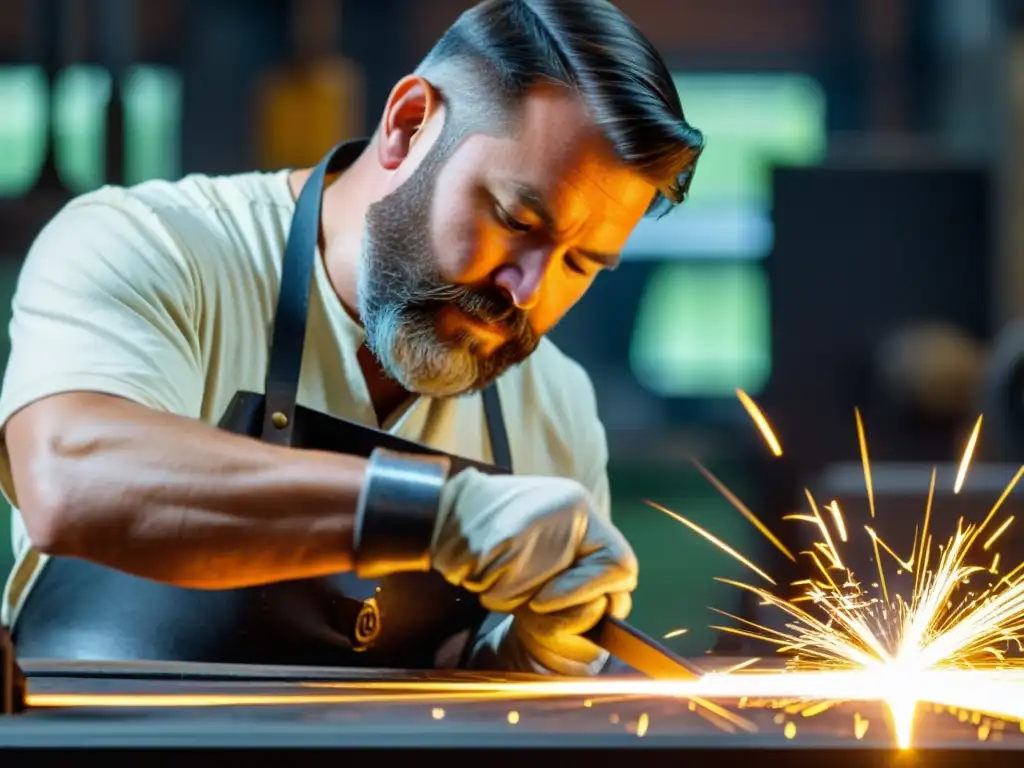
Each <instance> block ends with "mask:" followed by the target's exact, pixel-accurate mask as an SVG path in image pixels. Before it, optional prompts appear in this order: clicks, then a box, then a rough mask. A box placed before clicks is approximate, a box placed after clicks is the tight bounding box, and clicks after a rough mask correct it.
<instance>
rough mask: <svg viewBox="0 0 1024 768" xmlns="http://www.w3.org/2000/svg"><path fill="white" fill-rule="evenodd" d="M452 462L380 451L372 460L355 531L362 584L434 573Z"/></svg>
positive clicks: (358, 568)
mask: <svg viewBox="0 0 1024 768" xmlns="http://www.w3.org/2000/svg"><path fill="white" fill-rule="evenodd" d="M450 468H451V461H450V460H449V459H448V458H446V457H443V456H422V455H416V454H408V453H397V452H395V451H389V450H386V449H384V448H376V449H375V450H374V451H373V453H371V454H370V461H369V464H368V466H367V468H366V479H365V482H364V483H363V490H362V492H361V493H360V494H359V504H358V506H357V508H356V519H355V530H354V531H353V559H354V561H355V571H356V574H357V575H358V576H359V577H360V578H371V579H372V578H377V577H380V576H386V575H387V574H390V573H399V572H402V571H429V570H430V543H431V540H432V539H433V536H434V525H435V523H436V521H437V515H438V512H439V508H440V503H441V491H442V489H443V488H444V484H445V481H447V479H448V472H449V470H450Z"/></svg>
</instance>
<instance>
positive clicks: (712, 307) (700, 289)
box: [630, 74, 826, 397]
mask: <svg viewBox="0 0 1024 768" xmlns="http://www.w3.org/2000/svg"><path fill="white" fill-rule="evenodd" d="M675 82H676V86H677V88H678V89H679V92H680V96H681V98H682V101H683V108H684V110H685V111H686V115H687V118H688V119H689V120H690V122H692V123H693V124H694V125H695V126H697V127H698V128H700V129H701V131H702V132H703V133H704V135H705V137H706V140H707V146H706V148H705V151H704V155H703V157H702V158H701V160H700V163H699V164H698V168H697V175H696V177H695V179H694V182H693V189H692V197H691V201H690V202H689V203H688V204H687V205H686V206H683V209H682V210H685V215H682V216H679V217H678V219H675V225H674V226H673V227H672V228H669V227H664V228H661V229H658V228H659V227H662V225H661V224H660V223H656V224H654V225H651V227H650V232H649V233H648V234H647V237H646V239H645V242H644V245H643V247H640V248H638V252H637V254H636V255H637V257H639V258H643V257H644V254H643V253H641V252H640V251H641V250H643V248H646V249H647V256H646V257H647V258H657V259H659V260H662V261H663V263H662V265H661V266H659V267H658V268H657V269H656V270H655V271H654V273H653V274H652V275H651V277H650V279H649V281H648V285H647V287H646V289H645V293H644V296H643V299H642V300H641V304H640V308H639V312H638V316H637V319H636V324H635V326H634V329H633V339H632V343H631V349H630V364H631V366H632V369H633V372H634V375H635V376H636V377H637V380H638V381H639V382H640V383H641V384H642V385H643V386H644V387H646V388H648V389H649V390H651V391H652V392H655V393H657V394H659V395H662V396H664V397H720V396H727V395H729V394H730V393H732V392H733V390H734V389H735V388H736V387H742V388H743V389H746V390H748V391H750V392H751V393H757V392H760V391H762V390H763V388H764V386H765V385H766V384H767V382H768V378H769V376H770V375H771V344H770V329H771V307H770V306H769V293H768V283H767V277H766V275H765V273H764V269H763V266H762V264H761V263H760V259H761V258H762V257H763V256H765V255H766V253H767V247H768V246H769V245H770V234H771V233H770V221H769V220H768V217H769V215H770V210H771V199H770V198H771V176H770V174H771V168H772V166H773V165H776V164H780V163H785V164H792V165H801V164H812V163H815V162H817V161H819V160H820V159H821V158H822V156H823V155H824V151H825V146H826V112H825V109H826V103H825V98H824V94H823V92H822V89H821V88H820V87H819V86H818V84H817V83H816V82H815V81H814V80H813V79H811V78H808V77H804V76H801V75H788V74H756V75H732V74H700V75H678V76H677V77H676V78H675ZM669 218H670V219H674V218H675V217H669ZM754 221H757V222H764V226H766V227H768V230H767V231H766V233H765V234H766V237H765V238H749V237H748V238H741V237H737V233H739V232H740V230H741V229H742V228H741V227H740V225H741V224H742V223H743V222H754ZM723 222H726V223H725V224H723ZM716 228H717V229H716ZM716 232H717V233H718V234H720V235H722V237H723V238H725V239H727V240H728V243H729V247H728V248H715V247H714V245H715V243H714V242H713V241H714V240H715V238H714V237H712V236H713V235H715V234H716ZM660 233H664V234H660ZM702 234H703V239H701V240H700V242H701V243H703V245H700V244H697V243H696V241H697V240H698V239H700V238H699V237H698V236H699V235H702ZM659 238H660V240H661V242H658V240H659ZM762 240H763V242H762ZM688 242H693V243H694V244H695V245H696V246H697V247H696V250H695V249H694V248H692V247H691V248H689V249H688V248H687V245H686V244H687V243H688ZM702 248H703V249H705V250H704V251H702V250H701V249H702ZM726 252H728V256H727V257H725V256H723V255H722V254H725V253H726ZM714 256H718V258H713V257H714Z"/></svg>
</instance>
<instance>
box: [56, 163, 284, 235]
mask: <svg viewBox="0 0 1024 768" xmlns="http://www.w3.org/2000/svg"><path fill="white" fill-rule="evenodd" d="M292 207H293V205H292V201H291V197H290V193H289V191H288V185H287V177H286V175H285V173H284V172H277V173H261V172H254V173H244V174H236V175H232V176H207V175H203V174H191V175H189V176H185V177H184V178H182V179H178V180H174V181H167V180H162V179H154V180H151V181H145V182H142V183H140V184H136V185H133V186H127V187H124V186H112V185H111V186H104V187H101V188H99V189H97V190H94V191H92V192H87V193H85V194H83V195H79V196H78V197H76V198H75V199H74V200H72V201H71V202H70V203H68V205H67V206H65V208H64V210H63V211H62V212H61V214H58V216H63V215H67V214H70V213H73V212H78V211H84V210H90V209H92V210H95V209H96V208H106V209H113V210H116V211H120V212H122V213H123V214H128V215H132V216H134V217H135V218H142V219H146V218H149V219H151V220H154V221H156V220H158V221H160V222H164V223H167V224H178V225H194V226H201V225H203V224H217V225H220V226H223V225H224V223H225V222H228V221H231V220H233V219H238V220H244V219H250V218H253V217H254V216H255V217H258V216H259V215H260V214H261V213H270V214H272V215H280V214H282V213H283V214H286V215H289V214H290V211H291V208H292Z"/></svg>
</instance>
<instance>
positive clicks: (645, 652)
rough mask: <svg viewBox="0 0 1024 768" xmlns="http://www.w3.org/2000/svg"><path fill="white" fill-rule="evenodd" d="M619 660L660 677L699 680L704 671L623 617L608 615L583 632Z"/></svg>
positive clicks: (637, 669)
mask: <svg viewBox="0 0 1024 768" xmlns="http://www.w3.org/2000/svg"><path fill="white" fill-rule="evenodd" d="M583 636H584V637H585V638H586V639H587V640H589V641H590V642H592V643H594V645H597V646H598V647H600V648H603V649H604V650H606V651H608V653H610V654H611V655H612V656H614V657H615V658H617V659H618V660H619V661H621V662H623V663H625V664H628V665H629V666H631V667H633V669H635V670H636V671H637V672H642V673H644V674H645V675H647V676H648V677H652V678H654V679H656V680H695V679H697V678H699V677H701V676H702V675H703V674H704V673H703V672H701V671H700V670H699V669H698V668H697V667H696V666H694V665H693V664H690V663H689V662H688V661H686V660H685V659H682V658H680V657H679V656H678V655H676V654H675V653H673V652H672V651H670V650H669V649H668V648H666V647H665V646H663V645H661V644H660V643H659V642H657V641H656V640H654V639H652V638H650V637H648V636H647V635H645V634H644V633H643V632H640V631H638V630H636V629H634V628H633V627H631V626H630V625H629V624H627V623H626V622H624V621H622V620H621V619H616V618H615V617H613V616H607V615H606V616H605V617H604V618H603V619H601V621H599V622H598V623H597V624H596V625H595V626H594V628H593V629H591V630H590V631H589V632H587V633H585V634H584V635H583Z"/></svg>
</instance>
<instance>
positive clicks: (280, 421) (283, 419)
mask: <svg viewBox="0 0 1024 768" xmlns="http://www.w3.org/2000/svg"><path fill="white" fill-rule="evenodd" d="M270 420H271V421H272V422H274V426H275V427H277V428H278V429H284V428H285V427H287V426H288V417H287V416H285V415H284V414H283V413H281V412H280V411H274V413H273V414H272V415H271V416H270Z"/></svg>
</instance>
